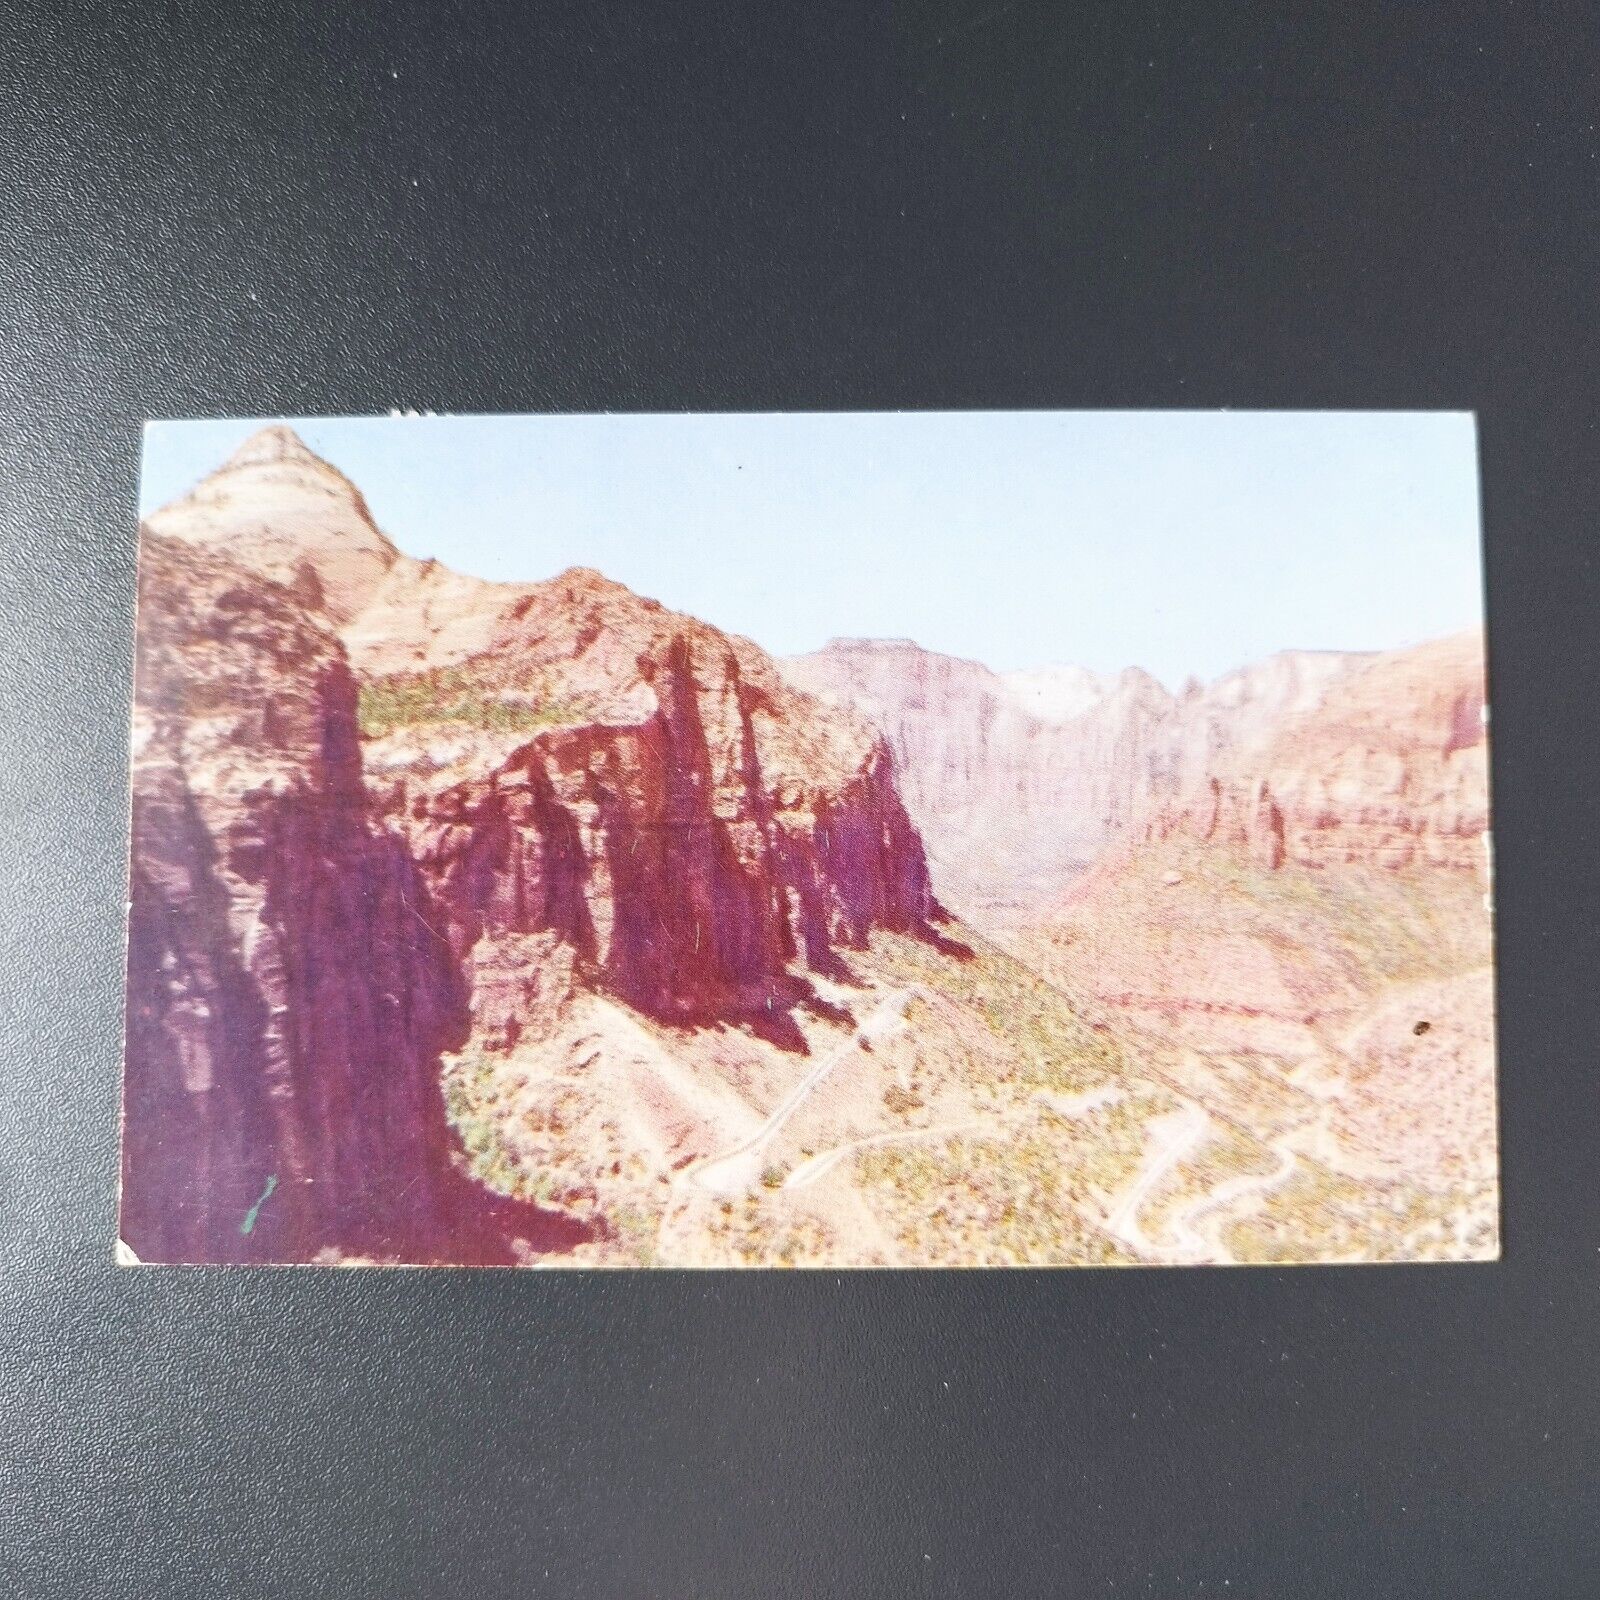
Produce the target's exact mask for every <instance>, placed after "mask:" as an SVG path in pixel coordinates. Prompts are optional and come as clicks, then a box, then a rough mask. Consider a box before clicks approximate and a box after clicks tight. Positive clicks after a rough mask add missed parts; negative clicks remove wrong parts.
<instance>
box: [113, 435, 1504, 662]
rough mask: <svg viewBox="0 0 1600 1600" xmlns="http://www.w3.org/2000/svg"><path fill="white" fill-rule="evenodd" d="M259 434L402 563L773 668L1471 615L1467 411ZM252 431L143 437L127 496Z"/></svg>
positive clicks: (1419, 628)
mask: <svg viewBox="0 0 1600 1600" xmlns="http://www.w3.org/2000/svg"><path fill="white" fill-rule="evenodd" d="M265 420H272V419H265ZM289 420H290V421H291V422H292V424H293V426H294V427H295V429H296V430H297V431H298V432H299V433H300V435H301V437H302V438H303V439H304V440H305V441H306V443H307V444H308V445H309V446H310V447H311V448H312V449H313V450H315V451H317V452H318V454H320V455H322V456H325V457H326V458H327V459H328V460H330V461H332V462H333V463H334V465H335V466H337V467H338V468H340V470H341V471H343V472H344V473H345V474H346V475H347V476H348V477H350V478H351V479H352V480H353V481H354V482H355V483H357V484H358V485H359V486H360V488H361V489H362V491H363V493H364V494H365V495H366V497H367V501H368V504H369V505H370V506H371V508H372V512H373V515H374V516H375V517H376V518H377V521H378V523H379V525H380V526H381V527H382V528H383V529H384V531H385V532H386V533H387V534H388V535H389V537H390V538H391V539H393V540H394V542H395V543H396V544H397V545H399V546H400V548H401V549H402V550H405V551H407V552H408V553H410V554H411V555H414V556H419V557H427V556H434V557H437V558H438V559H439V560H441V561H443V562H445V563H446V564H447V565H449V566H451V567H454V568H456V569H457V570H459V571H462V572H470V573H475V574H477V575H478V576H480V577H485V578H516V579H539V578H546V577H549V576H551V575H553V574H554V573H557V572H560V571H561V570H563V569H564V568H566V567H569V566H588V567H597V568H599V569H600V571H602V572H604V573H605V574H606V575H607V576H608V577H611V578H615V579H617V580H619V581H620V582H622V583H626V584H628V585H629V586H630V587H631V588H633V589H635V590H637V591H638V592H639V593H641V594H646V595H650V596H653V597H654V598H656V599H658V600H660V601H662V602H663V603H665V604H666V605H669V606H671V607H673V608H675V609H677V610H681V611H688V612H691V613H693V614H694V615H696V616H699V617H703V618H704V619H705V620H706V621H708V622H712V623H715V624H716V625H717V626H718V627H720V628H724V629H727V630H730V631H732V632H736V633H743V634H747V635H748V636H749V637H751V638H753V639H755V640H756V641H757V642H758V643H760V644H762V645H763V646H765V647H766V648H767V649H768V650H770V651H772V652H774V653H775V654H779V655H787V654H792V653H795V652H798V651H802V650H812V649H816V648H817V647H818V646H820V645H822V644H824V643H825V642H826V641H827V640H828V639H830V638H832V637H834V636H835V635H846V636H862V637H893V638H911V639H915V640H916V641H917V642H918V643H919V644H922V645H924V646H926V647H928V648H929V649H933V650H942V651H947V652H949V653H950V654H953V655H959V656H969V657H972V658H974V659H976V660H979V661H983V662H986V663H987V664H988V665H990V666H992V667H994V668H996V669H998V670H1002V671H1004V670H1008V669H1010V668H1014V667H1027V666H1040V665H1044V664H1048V663H1059V662H1070V663H1075V664H1079V665H1083V666H1087V667H1091V668H1093V669H1094V670H1096V671H1100V672H1109V671H1114V670H1116V669H1118V668H1121V667H1124V666H1128V665H1131V664H1137V665H1139V666H1142V667H1145V668H1147V669H1148V670H1149V671H1151V672H1153V673H1154V674H1155V675H1156V676H1157V677H1159V678H1161V679H1163V680H1164V681H1165V682H1167V683H1168V684H1169V685H1173V686H1176V685H1177V684H1178V683H1181V681H1182V680H1183V679H1184V678H1185V677H1186V676H1187V675H1188V674H1190V673H1191V672H1192V673H1195V674H1197V675H1198V676H1199V677H1201V678H1204V679H1210V678H1214V677H1216V676H1218V675H1219V674H1221V673H1223V672H1226V671H1228V670H1229V669H1231V668H1233V667H1236V666H1240V665H1242V664H1244V663H1245V662H1248V661H1254V660H1257V659H1259V658H1260V657H1262V656H1265V655H1269V654H1271V653H1272V652H1273V651H1275V650H1281V649H1286V648H1291V647H1292V648H1302V649H1346V650H1357V649H1380V648H1390V647H1394V646H1398V645H1404V644H1409V643H1414V642H1417V641H1420V640H1422V639H1427V638H1433V637H1436V636H1438V635H1440V634H1445V633H1450V632H1454V631H1456V630H1457V629H1460V628H1464V627H1467V626H1469V625H1470V624H1472V623H1475V622H1477V621H1479V620H1480V619H1481V609H1482V584H1481V577H1480V564H1479V563H1480V556H1479V545H1480V540H1479V525H1478V480H1477V467H1476V444H1475V432H1474V426H1473V419H1472V416H1471V415H1470V413H1464V412H1451V413H1420V412H1174V411H1167V412H872V413H821V414H782V415H729V414H708V413H699V414H693V415H656V416H581V417H570V416H569V417H555V416H526V417H439V418H422V419H410V418H383V417H376V418H332V419H328V418H323V419H317V418H310V419H296V418H291V419H289ZM260 425H261V422H260V421H259V420H258V421H231V422H158V423H152V424H150V426H149V427H148V429H147V431H146V434H145V456H144V479H143V486H142V494H141V510H144V511H148V510H153V509H154V508H155V507H157V506H159V505H163V504H165V503H166V502H167V501H169V500H171V499H174V498H175V497H177V496H178V495H180V494H182V493H183V492H184V491H185V490H186V489H187V488H188V487H189V486H190V485H191V484H192V483H194V482H195V481H196V480H197V479H198V478H200V477H202V476H204V475H205V474H206V473H207V472H209V471H211V470H212V469H213V468H215V467H216V466H217V465H219V464H220V463H221V461H222V460H223V459H224V457H226V456H227V455H228V454H229V452H230V451H232V450H233V448H234V447H235V446H236V445H237V444H238V443H239V442H240V441H241V440H242V439H243V438H245V437H246V435H248V434H249V433H250V432H252V431H253V430H254V429H255V428H257V427H259V426H260Z"/></svg>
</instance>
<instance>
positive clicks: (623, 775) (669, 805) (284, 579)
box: [123, 429, 942, 1260]
mask: <svg viewBox="0 0 1600 1600" xmlns="http://www.w3.org/2000/svg"><path fill="white" fill-rule="evenodd" d="M162 528H166V529H167V530H168V531H167V532H166V533H163V532H162V531H161V530H162ZM142 552H143V554H142V562H141V591H140V610H139V662H138V674H137V685H136V709H135V727H134V767H133V787H134V825H133V858H132V893H131V898H132V908H131V913H130V943H129V977H128V983H129V1014H128V1027H127V1087H126V1120H127V1135H126V1139H125V1145H124V1199H123V1227H124V1236H125V1239H126V1242H127V1244H128V1245H129V1246H130V1247H131V1248H132V1249H133V1250H134V1251H135V1253H136V1254H138V1255H139V1256H140V1257H141V1258H144V1259H152V1260H231V1259H275V1260H304V1259H310V1258H312V1257H314V1256H315V1255H317V1254H318V1253H319V1252H324V1251H326V1252H331V1253H332V1254H334V1255H337V1256H341V1257H350V1256H356V1257H363V1256H369V1257H373V1258H379V1259H403V1260H431V1259H450V1260H479V1259H482V1260H497V1259H509V1258H510V1257H511V1256H512V1255H513V1254H526V1252H527V1251H528V1250H530V1249H531V1250H540V1249H545V1248H552V1247H558V1246H559V1245H561V1244H562V1243H571V1242H572V1237H569V1235H571V1236H574V1237H575V1236H576V1235H577V1234H579V1233H581V1231H582V1230H581V1229H580V1228H578V1227H577V1225H576V1224H573V1223H571V1222H570V1221H563V1220H562V1219H560V1218H558V1217H554V1216H552V1215H550V1214H547V1213H540V1212H536V1211H534V1210H533V1209H532V1208H530V1207H519V1206H515V1205H513V1204H512V1203H511V1202H508V1201H504V1200H501V1199H499V1198H497V1197H495V1196H493V1195H491V1194H490V1193H489V1192H488V1191H486V1190H484V1189H482V1188H481V1186H479V1185H477V1184H475V1183H474V1182H472V1181H471V1180H470V1179H469V1178H468V1177H467V1176H466V1175H465V1167H464V1163H463V1162H462V1160H461V1159H460V1157H461V1152H460V1150H459V1149H458V1147H457V1144H456V1141H455V1136H454V1134H453V1132H452V1130H451V1127H450V1125H449V1121H448V1119H447V1117H446V1115H445V1108H444V1102H443V1098H442V1095H441V1091H440V1058H441V1054H442V1053H444V1052H455V1051H459V1050H461V1049H462V1048H463V1047H464V1046H466V1045H467V1044H468V1043H469V1041H470V1043H471V1044H472V1046H473V1047H474V1049H475V1050H478V1051H483V1052H488V1053H490V1054H493V1053H496V1052H505V1051H509V1050H511V1049H514V1048H515V1047H516V1046H517V1044H518V1042H519V1040H520V1039H522V1038H523V1037H524V1036H525V1035H526V1034H527V1033H528V1032H529V1031H530V1030H532V1031H534V1032H535V1033H537V1032H539V1031H540V1030H544V1029H548V1028H550V1027H552V1026H553V1025H554V1023H555V1021H556V1019H558V1018H559V1016H560V1015H561V1013H562V1009H563V1007H564V1006H565V1005H566V1004H567V1002H568V1000H569V998H570V996H571V995H572V994H573V993H574V991H575V990H576V989H577V988H579V987H589V988H592V989H598V990H604V991H609V992H610V993H612V994H614V995H616V996H617V997H619V998H621V999H622V1000H625V1001H627V1002H628V1003H629V1004H630V1005H631V1006H633V1007H634V1008H635V1009H636V1010H637V1011H639V1012H641V1013H644V1014H645V1015H647V1016H650V1017H654V1018H658V1019H660V1020H663V1021H666V1022H669V1023H673V1024H705V1023H712V1022H734V1023H739V1024H743V1025H747V1026H750V1027H752V1028H753V1029H755V1030H757V1031H759V1032H761V1033H762V1034H764V1035H765V1036H767V1037H768V1038H770V1039H772V1040H774V1041H776V1042H778V1043H780V1044H783V1045H785V1046H788V1047H790V1048H794V1049H804V1048H805V1043H804V1036H803V1035H802V1033H801V1032H800V1030H799V1029H798V1027H797V1026H796V1024H795V1021H794V1018H793V1015H792V1010H793V1008H794V1007H795V1006H797V1005H801V1004H805V1005H820V1004H821V1003H822V1002H820V1001H818V1000H817V998H816V996H815V994H814V992H813V990H812V988H811V985H810V983H809V981H808V979H807V976H806V973H807V970H808V969H809V970H810V971H814V972H817V973H828V974H836V973H837V972H838V970H839V964H840V960H841V957H840V952H841V951H844V950H848V949H849V948H851V947H858V946H861V945H863V944H864V942H865V940H866V938H867V935H868V933H869V931H870V930H872V929H874V928H888V929H894V930H897V931H901V932H919V931H923V932H927V933H929V935H930V936H932V930H931V928H930V927H929V924H930V923H931V922H932V921H933V920H935V919H937V918H938V917H940V916H941V915H942V913H941V912H940V909H939V907H938V906H937V905H936V903H935V901H934V899H933V895H932V891H931V888H930V884H929V876H928V870H927V865H926V862H925V859H924V856H923V851H922V845H921V841H920V839H919V838H918V835H917V832H916V830H915V829H914V828H913V826H912V825H911V823H910V821H909V819H908V817H907V815H906V811H905V808H904V807H903V805H902V804H901V801H900V797H899V795H898V793H897V791H896V787H895V781H894V772H893V766H892V758H891V756H890V754H889V751H888V749H887V747H886V745H885V743H884V741H883V739H882V738H881V736H880V735H879V734H877V732H876V731H875V730H874V729H873V728H871V726H870V725H869V724H868V723H867V722H865V721H864V720H863V719H861V718H859V717H857V716H855V715H854V714H852V713H850V712H848V711H845V710H842V709H834V710H829V709H827V708H824V707H823V706H822V705H821V704H820V703H819V702H818V701H816V700H815V699H813V698H811V697H810V696H807V695H805V694H803V693H801V692H798V691H796V690H795V689H793V688H791V687H790V686H789V685H788V684H786V683H785V682H784V681H783V679H782V678H781V677H780V676H779V675H778V674H777V672H776V671H775V670H774V669H773V667H772V665H771V663H770V662H769V661H768V659H767V658H766V657H765V656H764V655H763V654H762V652H760V651H759V650H758V649H757V648H756V647H755V646H754V645H751V644H750V643H748V641H744V640H736V639H731V638H729V637H727V636H726V635H723V634H721V633H720V632H718V631H717V630H716V629H714V628H711V627H709V626H707V625H705V624H703V623H700V622H697V621H695V620H694V619H692V618H688V617H682V616H677V615H674V614H673V613H670V612H668V611H665V610H664V609H663V608H662V607H661V606H659V605H657V604H656V603H655V602H653V601H648V600H643V599H641V598H640V597H638V596H636V595H633V594H632V593H631V592H630V591H628V590H627V589H625V588H623V587H622V586H621V585H618V584H614V583H611V582H609V581H608V580H606V579H604V578H602V577H601V576H600V575H599V574H596V573H590V572H573V573H568V574H565V575H563V576H562V577H561V578H558V579H554V580H551V581H550V582H548V583H545V584H524V585H497V584H489V583H483V582H480V581H478V580H474V579H470V578H463V577H460V576H459V575H456V574H452V573H449V572H447V571H446V570H445V569H443V568H440V567H438V566H437V565H436V564H433V563H423V562H414V561H411V560H409V558H406V557H404V556H400V555H398V554H397V553H396V552H395V551H394V549H393V547H392V546H391V545H389V543H388V541H387V540H386V539H384V538H383V536H382V535H381V534H380V533H378V531H377V530H376V528H374V527H373V526H372V524H371V519H370V517H369V516H368V515H367V513H366V508H365V506H364V504H363V503H362V502H361V501H360V497H359V495H358V494H357V493H356V491H355V490H354V489H353V487H352V486H350V485H349V484H348V483H347V482H346V481H345V480H344V479H342V478H341V477H340V476H339V475H338V474H337V473H335V472H334V471H333V469H332V468H330V467H327V465H326V463H321V462H319V461H318V460H317V458H316V457H314V456H312V455H311V454H310V452H309V451H306V450H305V448H304V446H303V445H300V443H299V441H298V440H296V439H295V438H294V437H293V435H292V434H288V432H287V430H283V429H269V430H267V431H266V432H265V433H264V434H263V435H260V436H258V437H257V439H256V440H253V441H250V442H249V443H247V445H246V446H245V447H244V448H243V449H242V450H241V451H240V452H238V453H237V454H236V455H235V457H234V458H233V459H232V461H231V462H230V463H229V464H228V465H227V466H226V467H225V468H224V469H223V470H222V471H221V472H220V473H218V474H216V475H214V476H213V478H212V479H208V480H207V481H206V482H205V483H204V484H202V485H201V486H200V487H199V488H198V489H197V490H196V491H195V492H194V493H193V494H192V495H190V496H189V497H187V498H186V499H185V500H184V501H182V502H179V503H178V505H177V506H176V507H174V508H172V509H171V510H170V511H169V512H167V513H164V514H162V516H161V517H159V518H157V519H155V522H154V523H153V524H152V526H151V527H149V528H148V529H147V530H146V531H145V533H144V536H143V542H142Z"/></svg>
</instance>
